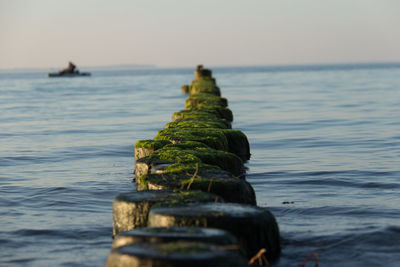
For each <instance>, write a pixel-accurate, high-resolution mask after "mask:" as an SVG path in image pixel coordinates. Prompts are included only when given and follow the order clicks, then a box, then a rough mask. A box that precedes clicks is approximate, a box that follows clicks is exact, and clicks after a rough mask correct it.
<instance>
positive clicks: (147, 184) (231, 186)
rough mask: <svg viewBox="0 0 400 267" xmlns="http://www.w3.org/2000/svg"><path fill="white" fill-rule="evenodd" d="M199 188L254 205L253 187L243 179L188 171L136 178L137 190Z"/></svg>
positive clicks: (234, 201)
mask: <svg viewBox="0 0 400 267" xmlns="http://www.w3.org/2000/svg"><path fill="white" fill-rule="evenodd" d="M166 189H169V190H174V189H186V190H200V191H203V192H210V193H213V194H215V195H218V196H220V197H222V198H223V199H224V200H225V201H226V202H233V203H242V204H250V205H256V195H255V193H254V189H253V187H252V186H251V185H250V184H249V183H248V182H247V181H245V180H243V179H239V178H233V177H232V178H230V177H226V176H222V177H221V176H217V175H213V174H212V173H211V174H210V175H207V176H197V175H191V174H189V173H164V174H146V175H142V176H140V177H139V179H138V185H137V190H139V191H140V190H166Z"/></svg>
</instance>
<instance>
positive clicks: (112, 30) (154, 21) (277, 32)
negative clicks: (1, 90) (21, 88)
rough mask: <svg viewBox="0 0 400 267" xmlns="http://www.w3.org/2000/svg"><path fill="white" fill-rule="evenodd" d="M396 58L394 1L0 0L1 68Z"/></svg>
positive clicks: (399, 29) (399, 1)
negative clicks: (72, 64) (71, 62)
mask: <svg viewBox="0 0 400 267" xmlns="http://www.w3.org/2000/svg"><path fill="white" fill-rule="evenodd" d="M69 60H72V61H73V62H75V63H76V64H77V65H78V66H101V65H118V64H154V65H157V66H162V67H166V66H171V67H175V66H194V65H197V64H199V63H202V64H205V65H208V66H210V65H213V66H227V65H271V64H308V63H339V62H340V63H345V62H351V63H355V62H387V61H390V62H393V61H397V62H399V61H400V0H246V1H245V0H227V1H224V0H196V1H193V0H125V1H124V0H107V1H103V0H68V1H57V0H35V1H34V0H31V1H30V0H0V68H2V69H4V68H61V67H64V66H65V65H66V64H67V62H68V61H69Z"/></svg>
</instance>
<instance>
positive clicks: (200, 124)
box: [165, 118, 230, 129]
mask: <svg viewBox="0 0 400 267" xmlns="http://www.w3.org/2000/svg"><path fill="white" fill-rule="evenodd" d="M225 122H226V121H225ZM225 122H224V121H223V120H218V121H216V120H196V119H191V118H188V119H179V120H176V121H171V122H169V123H167V124H166V125H165V128H217V129H230V128H229V127H230V124H229V125H227V124H226V123H225Z"/></svg>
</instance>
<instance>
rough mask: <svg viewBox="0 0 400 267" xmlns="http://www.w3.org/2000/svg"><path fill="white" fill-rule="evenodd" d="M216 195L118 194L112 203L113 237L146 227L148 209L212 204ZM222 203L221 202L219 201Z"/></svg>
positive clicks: (201, 193)
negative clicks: (191, 204)
mask: <svg viewBox="0 0 400 267" xmlns="http://www.w3.org/2000/svg"><path fill="white" fill-rule="evenodd" d="M216 198H217V196H216V195H214V194H211V193H206V192H202V191H182V192H181V191H176V192H174V191H172V190H169V191H167V190H164V191H141V192H127V193H122V194H119V195H118V196H117V197H116V198H115V199H114V201H113V212H112V215H113V235H116V234H118V233H121V232H124V231H128V230H131V229H134V228H137V227H144V226H146V225H147V216H148V213H149V211H150V208H151V207H153V206H154V205H158V207H173V206H182V205H186V204H187V203H193V202H198V203H200V202H214V201H215V199H216ZM221 202H223V200H221Z"/></svg>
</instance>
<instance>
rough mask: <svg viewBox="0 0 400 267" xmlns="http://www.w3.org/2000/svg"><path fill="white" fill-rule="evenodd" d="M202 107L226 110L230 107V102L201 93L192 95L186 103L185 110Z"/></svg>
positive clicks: (223, 98)
mask: <svg viewBox="0 0 400 267" xmlns="http://www.w3.org/2000/svg"><path fill="white" fill-rule="evenodd" d="M201 106H219V107H224V108H225V107H227V106H228V100H227V99H226V98H225V97H220V96H216V95H213V94H207V93H200V94H195V95H190V96H189V97H188V98H187V99H186V101H185V109H192V108H198V107H201Z"/></svg>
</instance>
